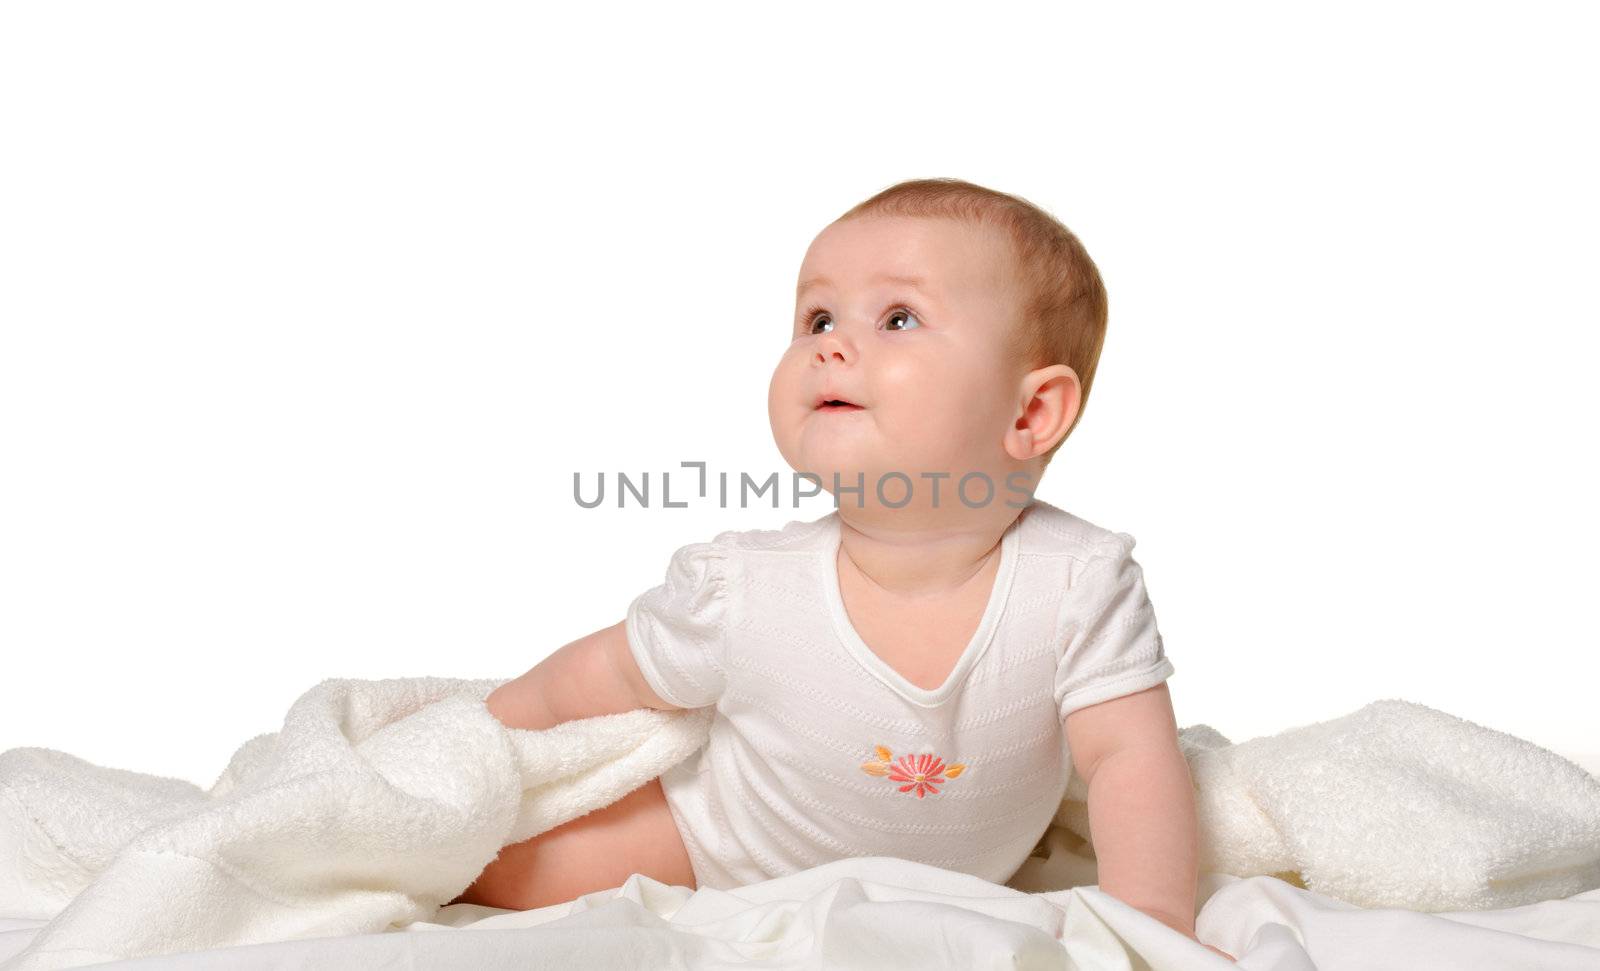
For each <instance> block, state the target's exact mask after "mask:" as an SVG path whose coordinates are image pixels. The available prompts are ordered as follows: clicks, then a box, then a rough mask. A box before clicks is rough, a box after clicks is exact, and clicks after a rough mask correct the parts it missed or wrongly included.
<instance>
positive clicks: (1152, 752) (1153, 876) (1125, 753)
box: [1065, 682, 1222, 953]
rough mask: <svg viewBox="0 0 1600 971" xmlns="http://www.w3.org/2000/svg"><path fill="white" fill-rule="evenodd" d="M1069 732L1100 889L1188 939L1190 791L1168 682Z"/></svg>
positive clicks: (1089, 716) (1191, 910)
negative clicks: (1085, 802)
mask: <svg viewBox="0 0 1600 971" xmlns="http://www.w3.org/2000/svg"><path fill="white" fill-rule="evenodd" d="M1065 728H1066V733H1067V745H1068V747H1069V748H1070V750H1071V752H1072V758H1073V762H1074V763H1075V765H1076V766H1077V771H1078V773H1079V774H1080V775H1082V776H1083V779H1084V781H1085V782H1086V783H1087V784H1088V787H1089V831H1090V837H1091V840H1090V841H1091V843H1092V844H1093V845H1094V855H1095V860H1096V861H1097V864H1098V867H1099V875H1100V884H1099V885H1100V889H1101V890H1104V891H1105V892H1106V893H1108V894H1110V895H1111V896H1113V897H1116V898H1117V899H1118V900H1121V901H1123V902H1124V903H1127V904H1129V905H1130V906H1133V907H1136V908H1138V909H1139V910H1141V911H1143V912H1145V913H1146V914H1149V915H1150V916H1151V917H1154V918H1155V919H1156V920H1159V921H1161V922H1162V923H1163V924H1166V925H1168V926H1169V927H1172V928H1173V929H1174V930H1177V931H1178V932H1179V933H1181V934H1184V935H1185V936H1187V937H1190V938H1193V937H1194V918H1195V896H1196V883H1197V881H1198V879H1199V873H1198V863H1197V855H1198V850H1197V848H1196V843H1197V841H1198V828H1197V826H1196V822H1195V808H1194V782H1193V780H1192V777H1191V776H1190V774H1189V763H1188V762H1187V761H1186V760H1185V759H1184V757H1183V750H1182V749H1181V748H1180V747H1179V745H1178V727H1177V721H1176V718H1175V717H1174V715H1173V711H1172V696H1171V693H1170V692H1169V691H1168V690H1167V685H1166V682H1162V683H1161V684H1158V685H1156V686H1154V687H1152V688H1147V689H1145V690H1144V691H1138V692H1135V693H1133V694H1130V695H1123V696H1122V697H1120V698H1113V699H1111V700H1110V701H1103V702H1100V703H1099V704H1095V705H1089V706H1088V707H1085V708H1079V709H1077V710H1076V711H1073V712H1071V713H1070V714H1068V715H1067V720H1066V723H1065ZM1197 940H1198V939H1197ZM1218 953H1222V952H1218Z"/></svg>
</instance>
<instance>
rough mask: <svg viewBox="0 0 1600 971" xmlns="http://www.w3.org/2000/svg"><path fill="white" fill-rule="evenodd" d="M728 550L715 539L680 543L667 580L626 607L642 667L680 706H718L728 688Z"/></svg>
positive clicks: (655, 685)
mask: <svg viewBox="0 0 1600 971" xmlns="http://www.w3.org/2000/svg"><path fill="white" fill-rule="evenodd" d="M726 552H727V551H726V549H724V548H723V547H721V546H718V545H717V544H715V543H690V544H689V545H687V546H684V547H680V548H679V549H678V550H677V551H676V552H674V553H673V554H672V559H671V560H670V561H669V562H668V564H667V576H666V581H665V582H663V583H662V584H661V585H660V586H657V587H652V588H651V589H649V590H646V591H645V592H644V593H641V594H639V596H637V597H635V598H634V600H633V602H632V603H631V604H629V605H628V614H627V617H626V618H625V620H624V628H625V629H626V631H627V634H628V647H629V649H630V650H632V652H633V658H634V661H635V662H637V663H638V665H639V671H640V672H641V673H643V675H644V679H645V681H647V682H649V684H650V687H651V688H652V689H654V691H655V693H656V694H658V695H660V696H661V698H662V699H663V700H664V701H668V702H670V703H672V704H674V705H677V706H679V707H681V708H703V707H705V706H707V705H712V704H715V703H716V701H717V699H718V698H720V697H721V696H722V692H723V691H724V690H725V689H726V688H727V686H728V675H727V640H728V639H727V634H726V630H725V623H726V620H727V606H728V605H727V597H728V594H727V589H726V586H725V584H724V580H723V578H724V567H725V563H724V557H725V555H726Z"/></svg>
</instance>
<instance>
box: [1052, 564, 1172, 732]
mask: <svg viewBox="0 0 1600 971" xmlns="http://www.w3.org/2000/svg"><path fill="white" fill-rule="evenodd" d="M1116 537H1117V542H1116V543H1114V544H1112V545H1110V546H1107V547H1105V548H1103V549H1102V550H1101V551H1100V552H1098V553H1096V554H1095V555H1093V556H1091V557H1090V558H1089V559H1088V560H1087V561H1086V562H1084V563H1081V564H1079V565H1078V567H1077V575H1076V576H1074V577H1073V579H1072V585H1071V587H1070V588H1069V589H1068V590H1067V593H1066V595H1065V597H1063V599H1062V604H1061V612H1060V614H1059V615H1058V616H1057V618H1056V644H1058V645H1060V646H1061V647H1062V653H1061V658H1060V660H1059V661H1058V662H1057V664H1056V676H1055V702H1056V709H1057V712H1058V713H1059V715H1060V717H1061V720H1062V721H1063V722H1064V721H1066V717H1067V715H1069V714H1070V713H1072V712H1073V711H1076V710H1077V709H1079V708H1085V707H1087V706H1089V705H1093V704H1098V703H1099V702H1102V701H1109V700H1111V699H1112V698H1120V697H1122V696H1123V695H1128V694H1133V693H1134V692H1136V691H1143V690H1144V689H1146V688H1150V687H1154V686H1155V685H1157V684H1160V683H1161V682H1162V681H1165V680H1166V679H1167V678H1168V677H1170V676H1171V675H1172V673H1173V666H1172V662H1171V661H1169V660H1167V656H1166V651H1165V649H1164V648H1163V646H1162V643H1161V632H1160V631H1159V630H1158V629H1157V628H1156V615H1155V609H1154V608H1153V607H1152V606H1151V605H1150V597H1149V595H1148V594H1147V593H1146V591H1145V586H1144V571H1143V570H1142V569H1140V567H1139V564H1138V562H1137V561H1135V560H1134V558H1133V547H1134V543H1135V540H1134V538H1133V537H1132V536H1129V535H1128V534H1127V533H1117V534H1116Z"/></svg>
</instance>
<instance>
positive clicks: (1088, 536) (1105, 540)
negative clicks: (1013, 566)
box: [1017, 498, 1136, 561]
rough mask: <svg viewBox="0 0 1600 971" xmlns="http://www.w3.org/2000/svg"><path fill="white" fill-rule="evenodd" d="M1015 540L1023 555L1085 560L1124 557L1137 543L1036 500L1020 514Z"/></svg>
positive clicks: (1123, 534)
mask: <svg viewBox="0 0 1600 971" xmlns="http://www.w3.org/2000/svg"><path fill="white" fill-rule="evenodd" d="M1017 539H1018V543H1019V547H1020V551H1021V552H1024V553H1031V554H1034V555H1037V556H1064V557H1070V558H1072V559H1076V560H1084V561H1087V560H1092V559H1095V558H1097V557H1101V556H1125V555H1127V554H1128V553H1129V552H1130V551H1132V549H1133V547H1134V544H1135V542H1136V541H1135V540H1134V538H1133V537H1132V536H1131V535H1129V534H1127V533H1123V532H1118V531H1116V530H1111V529H1107V528H1105V527H1104V526H1098V525H1096V524H1094V523H1091V522H1090V521H1089V520H1087V519H1084V518H1083V517H1082V516H1079V515H1077V514H1076V513H1071V512H1068V511H1067V510H1065V509H1062V508H1060V507H1059V506H1053V505H1051V504H1050V503H1048V502H1045V501H1044V500H1042V499H1038V498H1035V499H1034V500H1033V501H1032V502H1031V503H1029V504H1028V507H1027V508H1026V509H1024V510H1023V511H1022V514H1021V516H1020V517H1019V519H1018V523H1017Z"/></svg>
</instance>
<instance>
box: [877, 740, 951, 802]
mask: <svg viewBox="0 0 1600 971" xmlns="http://www.w3.org/2000/svg"><path fill="white" fill-rule="evenodd" d="M873 753H874V754H875V755H877V758H876V759H874V760H872V761H870V762H863V763H861V771H863V772H865V773H866V774H867V775H877V776H887V777H888V779H889V781H890V782H904V783H905V785H903V786H900V791H901V792H915V793H916V794H917V798H918V799H921V798H922V797H923V796H926V795H927V794H928V793H930V792H931V793H933V794H934V795H938V794H939V786H942V785H944V784H945V781H946V780H947V779H954V778H955V777H956V776H958V775H960V774H961V773H963V772H965V771H967V767H966V766H965V765H963V764H962V763H960V762H955V763H952V764H950V765H945V762H944V759H941V758H939V757H938V756H937V755H931V754H928V753H923V754H921V755H902V756H900V758H898V759H896V758H895V757H894V754H893V753H892V752H890V751H889V750H888V749H887V748H885V747H883V746H882V745H879V746H876V747H875V748H874V749H873Z"/></svg>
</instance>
